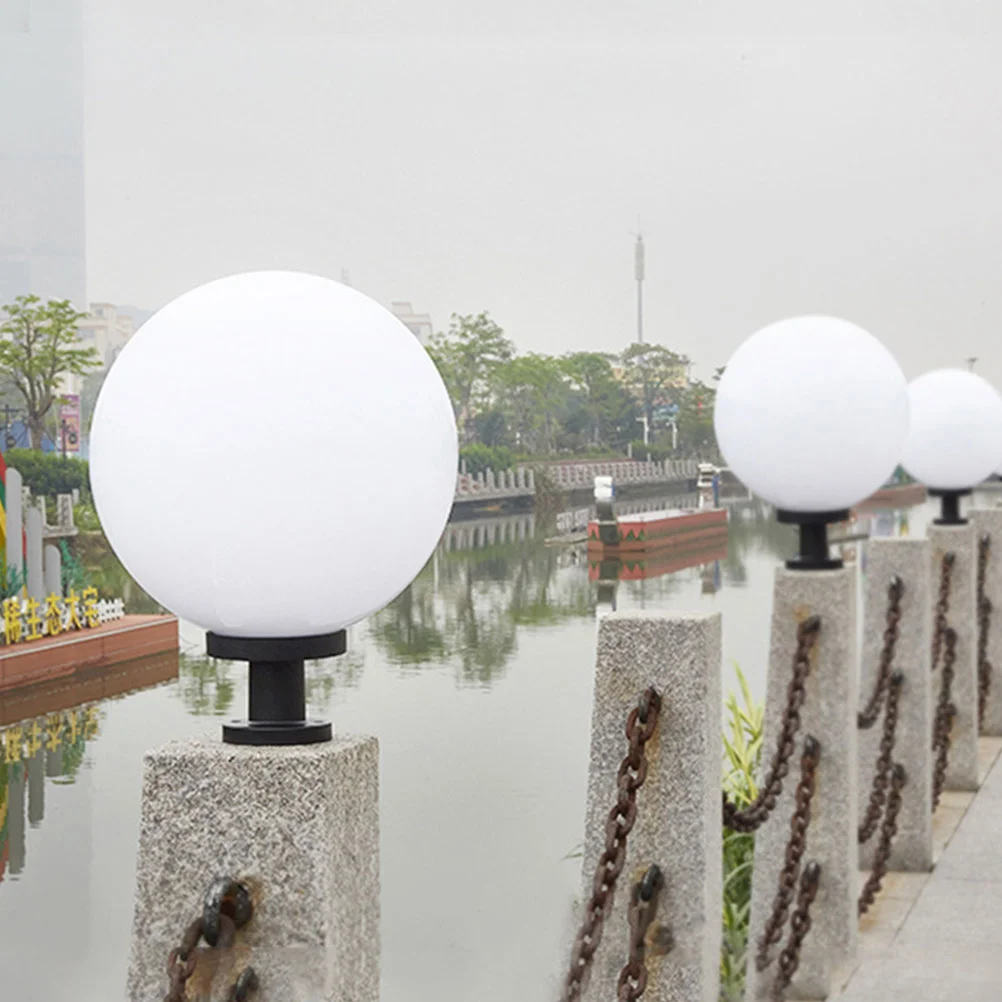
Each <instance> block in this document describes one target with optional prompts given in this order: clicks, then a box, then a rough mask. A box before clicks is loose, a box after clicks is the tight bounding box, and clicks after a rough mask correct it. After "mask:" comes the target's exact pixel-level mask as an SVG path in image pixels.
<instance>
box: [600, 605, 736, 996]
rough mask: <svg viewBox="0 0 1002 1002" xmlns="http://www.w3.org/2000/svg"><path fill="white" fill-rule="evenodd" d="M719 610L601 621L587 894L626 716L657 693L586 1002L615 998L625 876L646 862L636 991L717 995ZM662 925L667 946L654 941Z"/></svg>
mask: <svg viewBox="0 0 1002 1002" xmlns="http://www.w3.org/2000/svg"><path fill="white" fill-rule="evenodd" d="M720 657H721V655H720V617H719V615H718V614H714V615H699V616H696V615H693V616H678V615H673V616H654V615H651V614H649V613H644V614H632V613H611V614H606V615H605V616H603V617H602V618H601V620H600V622H599V630H598V654H597V668H596V675H595V702H594V708H593V713H592V744H591V764H590V769H589V780H588V806H587V819H586V830H585V850H584V862H583V868H584V873H583V877H584V887H585V892H584V900H585V901H587V900H588V899H589V898H590V896H591V885H592V878H593V875H594V871H595V866H596V863H597V861H598V859H599V857H600V855H601V853H602V851H603V849H604V848H605V830H606V818H607V816H608V814H609V811H610V809H611V808H612V806H613V805H614V804H615V803H616V790H617V770H618V769H619V765H620V762H621V761H622V759H623V757H624V755H625V754H626V752H627V741H626V737H625V725H626V720H627V717H628V715H629V713H630V711H631V710H632V709H633V708H634V707H635V706H636V705H637V702H638V699H639V698H640V696H641V694H642V693H643V692H644V691H645V690H646V689H647V688H648V687H649V686H653V687H654V688H655V689H657V691H658V692H659V693H660V694H661V697H662V708H661V717H660V721H659V724H658V729H657V731H656V733H655V735H654V736H653V737H652V738H651V740H650V741H649V742H648V744H647V758H648V766H649V768H648V773H647V779H646V782H645V784H644V786H643V788H642V789H641V790H640V792H639V794H638V796H637V807H638V815H637V823H636V827H635V828H634V829H633V831H632V833H631V834H630V837H629V843H628V851H627V856H626V865H625V868H624V870H623V874H622V876H621V877H620V878H619V885H618V886H617V888H616V895H615V902H614V905H613V909H612V912H611V913H610V915H609V917H608V918H607V920H606V923H605V934H604V936H603V939H602V943H601V946H600V947H599V950H598V952H597V954H596V956H595V963H594V968H593V971H592V976H591V981H590V983H589V985H588V988H587V990H586V992H585V994H584V996H583V998H584V1000H585V1002H608V1000H609V999H613V998H616V997H617V991H616V980H617V978H618V976H619V972H620V969H621V968H622V966H623V964H624V962H625V960H626V955H627V944H628V942H629V939H628V927H627V910H628V904H629V901H630V894H631V890H632V888H633V886H634V885H635V884H636V882H637V881H638V880H639V879H640V877H642V876H643V874H644V873H645V872H646V870H647V869H648V867H649V866H650V865H651V864H656V865H657V866H658V867H659V868H660V869H661V872H662V874H663V877H664V890H663V892H662V893H661V895H660V901H659V905H658V911H657V914H656V916H655V919H654V922H653V924H652V925H651V928H650V930H649V932H648V943H649V949H648V953H647V970H648V974H649V982H648V985H647V990H646V992H645V994H644V1002H716V999H717V994H718V991H719V972H720V936H721V900H722V897H721V896H722V889H721V853H722V846H721V825H720V770H721V755H722V749H721V736H720V713H721V695H720V672H721V665H720ZM669 932H670V935H671V936H672V937H673V939H674V946H673V947H672V948H671V949H670V951H669V952H668V953H667V954H666V953H665V952H664V949H663V948H662V945H661V944H663V943H664V941H665V939H664V937H666V936H667V934H668V933H669Z"/></svg>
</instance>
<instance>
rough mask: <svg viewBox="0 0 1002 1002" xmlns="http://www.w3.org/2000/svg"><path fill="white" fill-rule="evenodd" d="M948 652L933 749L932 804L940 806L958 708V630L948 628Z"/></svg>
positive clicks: (944, 657) (937, 706)
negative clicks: (955, 672)
mask: <svg viewBox="0 0 1002 1002" xmlns="http://www.w3.org/2000/svg"><path fill="white" fill-rule="evenodd" d="M945 646H946V653H945V654H944V655H943V671H942V676H941V677H940V680H939V700H938V701H937V704H936V713H935V717H934V724H933V739H932V750H933V751H934V752H936V760H935V763H934V765H933V775H932V806H933V810H935V809H936V807H937V806H939V798H940V796H941V795H942V793H943V784H944V782H945V781H946V767H947V765H948V764H949V758H950V731H951V730H952V729H953V718H954V717H955V716H956V715H957V708H956V707H955V706H954V705H953V703H952V702H951V701H950V695H951V692H952V689H953V665H954V662H955V661H956V659H957V631H956V630H954V629H952V628H949V627H948V628H947V630H946V633H945Z"/></svg>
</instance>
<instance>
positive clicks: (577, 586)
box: [0, 502, 932, 1002]
mask: <svg viewBox="0 0 1002 1002" xmlns="http://www.w3.org/2000/svg"><path fill="white" fill-rule="evenodd" d="M931 511H932V508H931V507H930V506H929V505H925V506H922V507H920V508H916V509H912V510H910V511H908V512H905V513H902V512H886V513H880V514H879V515H876V516H874V519H873V524H872V529H873V531H874V533H879V534H881V535H890V534H900V533H902V532H909V533H911V534H913V535H919V534H921V533H922V532H923V531H924V527H925V524H926V522H927V521H928V518H929V517H930V512H931ZM551 531H552V530H551ZM546 535H547V533H546V531H545V530H544V529H542V528H539V529H537V528H536V527H535V526H534V524H533V522H532V520H531V519H530V518H529V517H526V516H513V517H511V518H508V519H495V520H488V521H481V522H478V523H464V524H462V525H454V526H452V527H450V530H449V531H448V533H447V539H446V541H445V543H444V544H443V546H442V547H441V548H440V550H439V551H438V552H437V553H436V555H435V557H434V559H433V560H432V561H431V562H430V563H429V565H428V566H427V568H426V569H425V571H424V572H423V573H422V574H421V576H420V577H419V578H418V580H417V581H416V582H415V584H414V585H413V586H412V587H411V588H410V589H409V590H408V591H407V592H406V593H405V594H404V595H402V596H401V597H400V598H398V599H397V600H396V601H395V602H394V603H393V604H392V605H391V606H390V607H389V608H388V609H386V610H384V611H383V612H382V613H380V614H379V615H377V616H374V617H372V618H371V619H370V620H368V621H367V622H364V623H361V624H359V625H357V626H356V627H354V628H352V630H351V631H350V652H349V654H348V655H346V656H345V657H343V658H341V659H338V660H336V661H329V662H324V663H320V664H317V665H313V666H311V667H310V669H309V670H310V688H311V701H312V706H313V708H314V711H315V712H318V713H323V714H327V715H330V716H332V717H333V719H334V721H335V726H336V727H337V728H338V729H339V730H341V731H343V732H365V733H371V734H376V735H378V737H379V739H380V742H381V756H382V758H381V824H382V910H383V918H382V936H383V961H382V976H383V983H382V998H383V1000H384V1002H469V1000H470V999H477V1000H478V1002H511V1000H513V999H518V1000H519V1002H544V1000H545V1002H550V1000H552V999H553V998H555V997H556V994H557V984H558V980H559V977H560V972H561V968H562V966H563V964H564V963H565V962H566V955H565V954H566V943H567V940H568V937H569V936H570V934H571V923H572V916H573V910H574V902H575V897H576V894H577V892H578V889H579V884H580V865H581V863H580V859H577V858H575V849H576V848H577V847H578V846H579V844H580V843H581V841H582V838H583V835H582V825H583V820H584V800H585V788H586V781H587V763H588V744H589V739H590V735H589V730H590V722H591V721H590V715H591V699H592V672H593V658H594V648H595V629H596V628H595V619H596V612H597V611H601V610H602V609H603V608H608V604H609V603H611V602H612V601H615V604H616V606H617V607H618V608H620V609H644V608H646V609H650V610H676V611H694V610H696V611H705V610H718V611H720V612H722V613H723V616H724V619H723V623H724V627H723V629H724V667H723V671H724V689H725V691H726V690H727V689H728V688H730V687H731V686H732V684H733V678H734V676H733V669H732V667H731V664H732V662H736V663H738V664H740V666H741V668H742V669H743V670H744V672H745V674H746V676H747V677H748V679H749V681H750V682H751V685H752V687H753V689H754V690H755V691H756V692H758V693H760V692H762V691H763V690H764V681H765V678H764V672H765V658H766V656H767V649H768V628H769V611H770V604H771V593H772V577H773V572H774V569H775V568H776V566H777V565H778V564H779V563H780V561H781V560H782V559H783V558H784V557H785V556H787V555H788V554H789V552H790V549H791V546H792V541H793V537H792V535H791V531H790V530H789V529H788V528H786V527H783V526H779V525H778V524H777V523H776V522H775V520H774V519H773V517H772V514H771V511H770V510H769V509H768V508H767V507H766V506H764V505H761V504H758V503H755V502H743V503H735V504H733V505H732V507H731V522H730V527H729V539H728V545H727V548H726V553H722V552H719V550H718V551H717V552H711V553H704V554H693V555H692V556H690V557H689V558H688V561H687V562H688V563H690V564H691V566H687V567H683V568H681V569H678V570H675V571H674V572H672V573H668V574H665V575H663V576H660V577H655V578H648V579H641V580H633V581H620V582H619V583H618V585H617V586H616V587H615V589H612V588H611V587H608V586H606V587H603V588H602V589H601V591H600V588H599V585H598V584H597V583H596V582H595V581H593V580H590V578H589V566H588V560H587V557H586V555H585V553H584V549H583V547H581V546H548V545H546V544H545V541H544V540H545V536H546ZM856 566H857V567H859V568H861V569H862V568H863V567H864V566H865V554H858V556H857V559H856ZM102 577H103V581H102V582H101V583H102V584H103V587H104V588H105V589H107V590H109V591H110V590H113V589H115V588H117V589H118V593H121V592H122V590H123V589H125V590H126V592H127V599H128V601H129V603H130V606H131V608H132V609H133V610H145V609H148V608H149V600H148V599H146V598H145V596H143V595H142V593H141V592H140V591H139V590H138V589H137V588H135V587H134V586H131V583H129V582H128V581H127V580H126V579H125V577H124V574H123V572H121V570H120V568H116V567H115V565H114V563H113V562H112V561H110V560H109V561H107V562H106V563H105V565H104V572H103V574H102ZM613 590H614V595H613V594H611V592H612V591H613ZM600 594H601V599H602V601H601V603H600V602H599V595H600ZM182 641H183V643H182V656H181V664H180V676H179V678H177V679H174V680H172V681H169V682H166V683H162V684H160V685H156V686H153V687H150V688H146V689H144V690H141V691H136V692H133V693H131V694H129V695H126V696H122V697H118V698H114V699H108V700H105V701H103V702H100V701H99V702H97V703H96V704H93V705H92V706H91V707H90V709H84V710H82V711H81V712H80V713H79V714H75V715H72V714H71V715H69V716H68V717H67V719H68V720H69V724H67V729H66V730H65V731H64V732H63V734H62V735H61V738H59V739H58V740H57V739H53V741H52V747H49V748H47V747H46V734H45V730H44V728H45V718H44V717H42V718H40V719H39V720H38V727H35V728H34V731H33V730H32V728H33V724H32V722H30V721H29V722H28V723H26V724H24V725H23V727H22V734H23V736H25V737H26V739H27V740H28V741H29V742H30V743H29V745H28V749H29V752H31V751H33V752H34V754H33V756H32V757H31V758H30V760H29V761H16V760H12V761H10V762H5V761H4V741H3V735H2V734H0V816H2V821H0V840H2V843H3V844H2V847H0V873H2V880H0V997H2V998H3V999H4V1000H11V1002H14V1000H17V1002H35V1000H38V1002H41V1000H43V999H44V1000H51V1002H62V1000H66V1002H71V1000H72V1002H111V1000H120V999H122V998H124V984H125V975H126V966H127V963H128V953H129V935H130V923H131V921H132V893H133V876H134V867H135V856H136V835H137V828H138V821H139V806H140V784H141V769H142V756H143V752H144V751H145V750H146V749H148V748H150V747H152V746H156V745H159V744H161V743H163V742H166V741H169V740H171V739H174V738H179V737H185V736H188V735H198V734H205V733H210V734H213V733H217V732H218V728H219V722H220V718H223V717H226V716H228V715H240V713H241V711H242V708H243V707H244V706H245V702H246V690H245V679H246V671H245V669H244V668H242V667H241V666H239V665H231V664H227V663H224V662H216V663H213V662H209V661H207V660H206V659H205V658H203V657H201V656H199V650H200V649H201V642H202V638H201V636H200V634H199V632H198V631H197V630H196V629H193V628H189V627H187V626H185V627H184V628H183V629H182ZM84 698H93V697H92V696H85V697H84ZM66 705H70V704H69V703H67V704H66ZM7 732H8V733H9V732H10V728H9V727H8V728H7ZM16 757H17V756H12V755H10V754H8V755H7V758H12V759H16ZM198 890H200V889H198ZM195 892H196V889H193V893H195ZM151 1002H152V1000H151Z"/></svg>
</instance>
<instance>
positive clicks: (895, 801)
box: [857, 763, 908, 915]
mask: <svg viewBox="0 0 1002 1002" xmlns="http://www.w3.org/2000/svg"><path fill="white" fill-rule="evenodd" d="M907 782H908V774H907V773H906V772H905V767H904V766H903V765H901V764H900V763H898V764H897V765H895V766H894V770H893V773H892V775H891V793H890V796H889V797H888V798H887V810H886V811H885V812H884V821H883V824H882V825H881V826H880V841H879V842H878V843H877V849H876V851H875V852H874V854H873V869H872V870H871V871H870V876H869V878H868V879H867V881H866V884H865V885H864V886H863V890H862V891H861V892H860V895H859V902H858V904H857V910H858V912H859V914H860V915H865V914H866V912H867V910H868V909H869V907H870V905H872V904H873V902H874V899H875V898H876V897H877V894H878V893H879V892H880V886H881V884H882V883H883V881H884V877H885V875H886V874H887V863H888V860H889V859H890V858H891V845H892V843H893V841H894V836H895V835H897V833H898V812H899V811H900V810H901V791H902V790H903V789H904V788H905V784H906V783H907Z"/></svg>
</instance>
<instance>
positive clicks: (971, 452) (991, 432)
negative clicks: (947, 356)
mask: <svg viewBox="0 0 1002 1002" xmlns="http://www.w3.org/2000/svg"><path fill="white" fill-rule="evenodd" d="M908 396H909V399H910V401H911V425H910V427H909V430H908V439H907V441H906V443H905V449H904V454H903V456H902V465H903V466H904V468H905V469H906V470H907V471H908V472H909V473H910V474H911V475H912V476H913V477H914V478H915V479H916V480H918V481H920V482H921V483H923V484H925V485H926V486H927V487H931V488H933V489H938V490H946V491H951V490H957V491H959V490H967V489H969V488H971V487H974V486H976V485H977V484H979V483H981V481H982V480H984V479H986V478H987V477H989V476H991V475H992V473H994V472H995V471H996V470H997V469H998V468H999V466H1000V465H1002V397H1000V396H999V394H998V391H997V390H996V389H995V387H994V386H992V384H991V383H989V382H988V381H987V380H986V379H982V378H981V376H978V375H975V374H974V373H973V372H967V371H966V370H963V369H937V370H936V371H935V372H927V373H925V375H923V376H919V377H918V379H915V380H913V381H912V382H911V383H910V384H909V386H908Z"/></svg>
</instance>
